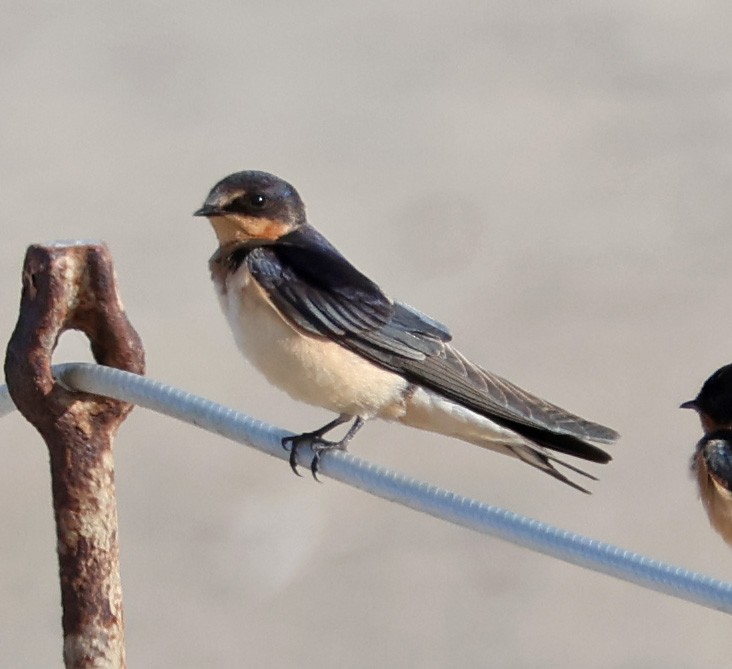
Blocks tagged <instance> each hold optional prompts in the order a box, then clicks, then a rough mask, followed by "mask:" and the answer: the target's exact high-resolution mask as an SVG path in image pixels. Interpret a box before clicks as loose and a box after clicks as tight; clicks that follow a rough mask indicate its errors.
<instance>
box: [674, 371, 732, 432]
mask: <svg viewBox="0 0 732 669" xmlns="http://www.w3.org/2000/svg"><path fill="white" fill-rule="evenodd" d="M681 408H682V409H694V410H695V411H696V412H697V413H698V414H699V418H700V420H701V424H702V428H703V429H704V432H707V433H708V432H711V431H712V430H717V429H720V428H730V427H732V365H725V366H724V367H721V368H720V369H718V370H717V371H716V372H714V374H712V375H711V376H710V377H709V378H708V379H707V380H706V381H705V382H704V385H703V386H702V388H701V390H700V391H699V394H698V395H697V396H696V397H695V398H694V399H693V400H688V401H687V402H684V403H683V404H682V405H681Z"/></svg>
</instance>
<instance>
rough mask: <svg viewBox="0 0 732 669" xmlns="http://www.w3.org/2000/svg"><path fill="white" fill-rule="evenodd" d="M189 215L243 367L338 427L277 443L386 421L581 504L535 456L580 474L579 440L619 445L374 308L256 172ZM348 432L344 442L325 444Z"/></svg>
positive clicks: (595, 457)
mask: <svg viewBox="0 0 732 669" xmlns="http://www.w3.org/2000/svg"><path fill="white" fill-rule="evenodd" d="M194 215H195V216H205V217H207V218H208V219H209V221H210V222H211V225H212V226H213V229H214V231H215V233H216V236H217V238H218V241H219V248H218V250H217V251H216V253H214V255H213V256H212V258H211V260H210V262H209V267H210V270H211V276H212V279H213V282H214V284H215V286H216V290H217V293H218V297H219V299H220V302H221V306H222V308H223V311H224V314H225V315H226V317H227V319H228V321H229V325H230V326H231V329H232V331H233V333H234V338H235V340H236V342H237V344H238V346H239V348H240V349H241V351H242V352H243V353H244V355H245V356H246V357H247V358H249V360H250V361H251V362H252V363H253V364H254V366H255V367H256V368H257V369H259V371H260V372H262V374H264V376H265V377H266V378H267V379H268V380H269V381H270V382H271V383H273V384H274V385H276V386H278V387H279V388H281V389H283V390H284V391H286V392H287V393H288V394H289V395H290V396H292V397H293V398H294V399H297V400H300V401H303V402H307V403H308V404H312V405H315V406H319V407H323V408H325V409H328V410H330V411H333V412H335V413H337V414H338V417H337V418H336V419H335V420H333V421H331V422H330V423H328V424H327V425H324V426H323V427H321V428H320V429H318V430H314V431H312V432H306V433H304V434H301V435H298V436H295V437H288V438H286V439H284V440H283V446H284V447H285V448H288V447H289V448H290V465H291V466H292V468H293V470H294V471H295V473H297V468H296V459H297V450H298V449H299V448H300V447H301V446H306V445H307V446H310V447H311V448H312V450H313V453H314V457H313V459H312V464H311V469H312V472H313V475H315V474H316V472H317V468H318V459H319V456H320V454H321V453H322V452H323V451H326V450H329V449H333V448H340V449H343V450H345V448H346V446H347V444H348V443H349V441H350V440H351V439H352V438H353V436H354V435H355V434H356V432H357V431H358V430H359V429H360V428H361V427H362V426H363V424H364V422H365V421H367V420H369V419H371V418H382V419H386V420H392V421H398V422H400V423H403V424H404V425H410V426H412V427H417V428H420V429H423V430H429V431H431V432H437V433H440V434H443V435H447V436H449V437H456V438H458V439H462V440H463V441H467V442H470V443H471V444H476V445H478V446H482V447H484V448H489V449H491V450H494V451H498V452H500V453H505V454H508V455H511V456H514V457H516V458H518V459H519V460H522V461H523V462H526V463H527V464H529V465H531V466H533V467H536V468H537V469H540V470H542V471H543V472H546V473H547V474H550V475H551V476H553V477H554V478H556V479H559V480H560V481H563V482H564V483H567V484H568V485H570V486H572V487H574V488H576V489H578V490H582V491H583V492H587V491H586V490H585V489H584V488H582V487H580V486H579V485H577V484H576V483H574V482H572V481H570V480H569V479H568V478H567V477H566V476H564V474H562V473H561V472H559V471H558V470H557V469H555V467H554V466H553V463H559V464H561V465H563V466H565V467H566V468H568V469H569V470H571V471H573V472H576V473H579V474H582V475H584V476H587V477H588V478H591V479H594V478H595V477H594V476H591V475H590V474H587V473H586V472H583V471H582V470H580V469H577V468H576V467H574V466H573V465H570V464H568V463H566V462H563V461H562V460H559V459H558V458H556V457H555V456H554V455H552V454H551V453H550V452H549V450H548V449H550V450H552V451H557V452H559V453H565V454H568V455H573V456H575V457H578V458H582V459H584V460H590V461H592V462H599V463H605V462H609V461H610V456H609V455H608V454H607V453H606V452H605V451H603V450H602V449H600V448H598V447H597V446H594V445H592V444H590V443H588V441H596V442H600V443H611V442H613V441H615V439H617V437H618V435H617V433H616V432H614V431H613V430H611V429H610V428H607V427H603V426H602V425H598V424H596V423H591V422H589V421H587V420H584V419H583V418H580V417H579V416H575V415H573V414H571V413H569V412H567V411H565V410H564V409H560V408H559V407H557V406H555V405H553V404H550V403H549V402H546V401H544V400H542V399H539V398H538V397H534V396H533V395H530V394H529V393H527V392H526V391H524V390H522V389H521V388H518V387H517V386H515V385H513V384H512V383H510V382H509V381H506V380H505V379H502V378H501V377H499V376H496V375H495V374H491V373H490V372H487V371H486V370H484V369H483V368H481V367H479V366H478V365H476V364H474V363H472V362H470V361H469V360H468V359H467V358H465V356H463V355H462V354H461V353H460V352H459V351H457V350H456V349H455V348H453V346H452V345H451V344H450V340H451V339H452V337H451V335H450V332H449V330H448V329H447V328H446V327H445V326H444V325H442V324H441V323H438V322H437V321H436V320H434V319H432V318H430V317H429V316H426V315H424V314H422V313H420V312H419V311H417V310H416V309H414V308H413V307H410V306H409V305H407V304H404V303H403V302H396V301H394V300H392V299H390V298H389V297H387V296H386V295H385V294H384V293H383V292H382V290H381V289H380V288H379V286H377V285H376V284H375V283H374V282H373V281H371V280H370V279H369V278H367V277H366V276H364V275H363V274H362V273H361V272H359V271H358V270H357V269H356V268H355V267H354V266H353V265H351V263H349V262H348V260H346V259H345V258H344V257H343V256H342V255H341V254H340V253H339V252H338V251H337V250H336V249H335V247H333V246H332V245H331V244H330V242H329V241H328V240H327V239H325V237H323V236H322V235H321V234H320V233H319V232H318V231H317V230H316V229H315V228H313V227H312V226H311V225H310V224H309V223H308V222H307V219H306V217H305V207H304V205H303V203H302V200H301V199H300V196H299V195H298V193H297V191H296V190H295V189H294V188H293V187H292V186H291V185H290V184H288V183H286V182H285V181H283V180H282V179H279V178H278V177H276V176H273V175H272V174H267V173H265V172H237V173H236V174H232V175H230V176H228V177H226V178H225V179H223V180H222V181H220V182H219V183H217V184H216V185H215V186H214V187H213V189H212V190H211V192H210V193H209V195H208V197H207V198H206V201H205V202H204V204H203V206H202V207H201V208H200V209H199V210H198V211H196V212H195V214H194ZM351 420H352V421H353V424H352V425H351V426H350V429H349V430H348V432H347V433H346V435H345V437H344V438H343V439H341V440H340V441H337V442H333V441H327V440H326V439H324V438H323V437H324V435H325V434H326V433H327V432H329V431H330V430H332V429H333V428H335V427H336V426H338V425H342V424H344V423H347V422H349V421H351Z"/></svg>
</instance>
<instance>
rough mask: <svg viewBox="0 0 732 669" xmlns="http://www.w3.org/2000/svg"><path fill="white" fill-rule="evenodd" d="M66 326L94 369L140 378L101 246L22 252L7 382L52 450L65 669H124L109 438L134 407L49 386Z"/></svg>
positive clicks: (138, 348)
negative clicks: (85, 346)
mask: <svg viewBox="0 0 732 669" xmlns="http://www.w3.org/2000/svg"><path fill="white" fill-rule="evenodd" d="M66 330H81V331H82V332H83V333H84V334H86V336H87V337H88V338H89V341H90V343H91V349H92V353H93V355H94V358H95V359H96V361H97V362H98V363H99V364H102V365H107V366H110V367H118V368H119V369H124V370H127V371H130V372H135V373H137V374H143V373H144V371H145V354H144V350H143V346H142V341H141V340H140V337H139V336H138V334H137V332H135V330H134V328H133V327H132V325H131V324H130V322H129V321H128V320H127V317H126V316H125V313H124V309H123V307H122V302H121V300H120V297H119V293H118V290H117V281H116V277H115V274H114V268H113V265H112V258H111V254H110V253H109V250H108V249H107V247H106V246H104V245H103V244H94V243H80V242H79V243H74V242H69V243H58V244H50V245H45V246H42V245H34V246H31V247H29V249H28V251H27V253H26V257H25V263H24V267H23V292H22V296H21V300H20V315H19V317H18V323H17V325H16V327H15V331H14V332H13V335H12V337H11V339H10V342H9V344H8V349H7V353H6V357H5V376H6V379H7V384H8V389H9V391H10V394H11V397H12V398H13V401H14V402H15V404H16V406H17V407H18V409H19V410H20V412H21V413H22V414H23V415H24V416H25V417H26V418H27V419H28V421H29V422H30V423H32V424H33V426H34V427H35V428H36V429H37V430H38V431H39V432H40V433H41V435H42V436H43V438H44V440H45V441H46V444H47V446H48V450H49V453H50V459H51V484H52V492H53V506H54V514H55V517H56V533H57V538H58V544H57V550H58V559H59V570H60V577H61V603H62V606H63V619H62V624H63V633H64V661H65V663H66V667H75V668H82V667H83V668H87V667H100V666H104V667H124V666H125V651H124V621H123V609H122V586H121V582H120V573H119V543H118V536H117V504H116V496H115V484H114V460H113V457H112V442H113V438H114V435H115V434H116V432H117V429H118V428H119V426H120V424H121V423H122V421H123V420H124V419H125V418H126V417H127V415H128V414H129V412H130V411H131V409H132V405H130V404H127V403H125V402H120V401H118V400H113V399H109V398H105V397H98V396H96V395H88V394H86V393H72V392H69V391H68V390H66V389H65V388H63V387H62V386H61V385H60V384H59V383H57V382H56V380H55V379H54V378H53V375H52V372H51V359H52V356H53V352H54V349H55V348H56V344H57V343H58V339H59V337H60V336H61V334H63V333H64V332H65V331H66Z"/></svg>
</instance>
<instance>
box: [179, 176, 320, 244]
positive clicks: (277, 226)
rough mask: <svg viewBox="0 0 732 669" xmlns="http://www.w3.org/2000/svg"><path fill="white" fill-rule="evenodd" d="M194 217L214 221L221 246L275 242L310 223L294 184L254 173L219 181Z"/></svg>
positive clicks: (213, 224) (212, 222)
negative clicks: (237, 243)
mask: <svg viewBox="0 0 732 669" xmlns="http://www.w3.org/2000/svg"><path fill="white" fill-rule="evenodd" d="M193 215H194V216H206V217H207V218H208V220H209V221H211V225H212V226H213V228H214V231H215V232H216V236H217V237H218V239H219V243H220V244H228V243H231V242H251V241H259V242H264V243H267V242H274V241H275V240H277V239H279V238H280V237H282V236H283V235H286V234H287V233H288V232H292V231H293V230H294V229H295V228H297V227H299V226H301V225H304V224H305V222H306V219H305V206H304V205H303V203H302V200H301V199H300V196H299V195H298V193H297V191H296V190H295V189H294V188H293V187H292V186H291V185H290V184H288V183H287V182H286V181H283V180H282V179H280V178H279V177H276V176H274V174H268V173H267V172H254V171H248V172H236V173H235V174H230V175H229V176H228V177H226V178H224V179H222V180H221V181H219V182H218V183H217V184H216V185H215V186H214V187H213V188H212V189H211V192H210V193H209V194H208V197H207V198H206V201H205V202H204V203H203V206H202V207H201V208H200V209H199V210H198V211H196V212H194V214H193Z"/></svg>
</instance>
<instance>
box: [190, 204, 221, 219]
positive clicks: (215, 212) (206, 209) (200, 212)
mask: <svg viewBox="0 0 732 669" xmlns="http://www.w3.org/2000/svg"><path fill="white" fill-rule="evenodd" d="M193 215H194V216H219V215H221V210H220V209H219V208H218V207H214V206H213V205H211V204H204V205H203V206H202V207H201V208H200V209H197V210H196V211H194V212H193Z"/></svg>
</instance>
